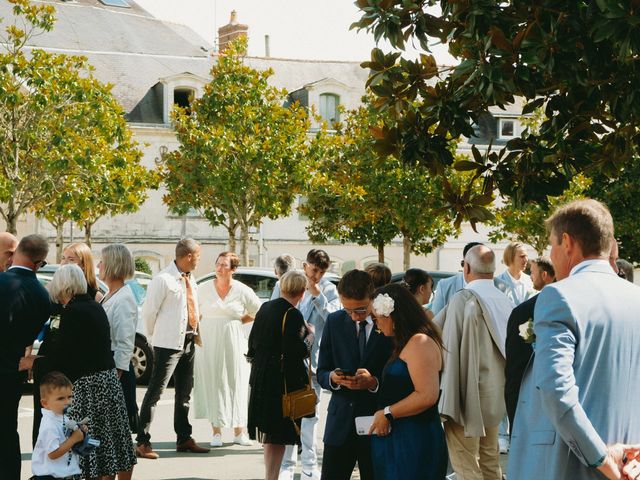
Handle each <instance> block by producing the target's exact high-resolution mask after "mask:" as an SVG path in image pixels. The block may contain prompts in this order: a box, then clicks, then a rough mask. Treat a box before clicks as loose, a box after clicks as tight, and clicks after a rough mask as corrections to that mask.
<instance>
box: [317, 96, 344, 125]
mask: <svg viewBox="0 0 640 480" xmlns="http://www.w3.org/2000/svg"><path fill="white" fill-rule="evenodd" d="M339 105H340V97H339V96H338V95H336V94H334V93H322V94H320V105H319V110H320V117H322V120H324V121H325V122H327V125H329V127H330V128H332V127H333V126H334V125H335V124H336V123H338V122H339V121H340V110H339V109H338V106H339Z"/></svg>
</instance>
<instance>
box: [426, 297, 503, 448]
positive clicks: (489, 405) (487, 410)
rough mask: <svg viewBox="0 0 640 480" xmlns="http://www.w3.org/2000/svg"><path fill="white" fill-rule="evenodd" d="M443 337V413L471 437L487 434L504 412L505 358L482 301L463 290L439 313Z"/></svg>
mask: <svg viewBox="0 0 640 480" xmlns="http://www.w3.org/2000/svg"><path fill="white" fill-rule="evenodd" d="M434 320H435V322H436V323H437V324H438V325H439V326H440V328H441V329H442V339H443V341H444V346H445V349H446V350H445V353H444V368H443V371H442V382H441V387H442V395H441V396H440V404H439V407H440V415H441V416H442V417H443V420H444V421H446V420H447V419H451V420H453V421H454V422H456V423H457V424H459V425H461V426H462V427H464V433H465V436H467V437H484V436H485V435H486V434H485V427H496V426H498V425H499V424H500V421H501V420H502V418H503V417H504V415H505V412H506V409H505V404H504V358H503V356H502V354H501V353H500V350H499V349H498V347H497V342H498V338H499V337H498V335H497V333H496V332H495V331H494V327H493V322H492V321H491V318H490V317H489V313H488V310H487V309H486V308H485V307H484V306H483V304H482V301H481V300H480V299H479V298H478V297H477V296H476V295H475V293H474V292H472V291H471V290H460V291H459V292H457V293H456V294H455V295H454V296H453V297H452V298H451V300H450V301H449V303H448V304H447V306H446V307H445V308H444V309H443V310H442V311H441V312H440V313H439V314H438V315H437V316H436V318H435V319H434Z"/></svg>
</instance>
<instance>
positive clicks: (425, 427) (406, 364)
mask: <svg viewBox="0 0 640 480" xmlns="http://www.w3.org/2000/svg"><path fill="white" fill-rule="evenodd" d="M373 312H374V314H375V317H376V322H377V326H378V328H379V329H380V330H382V333H384V334H385V335H386V336H388V337H394V351H393V354H392V355H391V358H390V359H389V362H388V363H387V366H386V367H385V369H384V372H383V374H382V382H381V383H380V390H379V392H378V402H379V406H380V410H378V411H377V412H376V413H375V415H374V419H373V424H372V426H371V430H370V432H369V433H370V434H371V435H372V437H371V456H372V458H373V462H374V474H375V478H376V480H395V479H409V478H411V479H414V478H415V479H421V480H431V479H433V480H436V479H437V480H441V479H444V478H445V475H446V471H447V445H446V443H445V437H444V430H443V429H442V424H441V423H440V417H439V415H438V398H439V396H440V371H441V370H442V348H443V347H442V339H441V338H440V334H439V332H438V330H437V327H436V326H435V325H434V324H433V322H432V321H430V320H429V319H428V318H427V316H426V314H425V312H424V310H423V309H422V307H421V306H420V305H419V303H418V301H417V300H416V299H415V298H414V296H413V295H412V294H411V293H410V292H409V291H408V290H407V289H406V288H405V287H403V286H402V285H398V284H391V285H386V286H384V287H382V288H379V289H378V290H377V291H376V297H375V299H374V301H373Z"/></svg>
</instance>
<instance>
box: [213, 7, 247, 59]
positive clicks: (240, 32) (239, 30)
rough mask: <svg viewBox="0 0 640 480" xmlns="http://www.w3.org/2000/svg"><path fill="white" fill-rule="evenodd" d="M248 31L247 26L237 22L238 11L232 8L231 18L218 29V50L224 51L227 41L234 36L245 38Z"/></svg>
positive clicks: (229, 41)
mask: <svg viewBox="0 0 640 480" xmlns="http://www.w3.org/2000/svg"><path fill="white" fill-rule="evenodd" d="M248 31H249V26H248V25H243V24H241V23H238V13H237V12H236V11H235V10H233V11H232V12H231V19H230V20H229V23H228V24H227V25H225V26H224V27H220V28H219V29H218V52H220V53H222V52H224V51H225V49H226V48H227V46H228V45H229V43H231V42H232V41H233V40H235V39H236V38H239V37H245V38H246V37H247V32H248Z"/></svg>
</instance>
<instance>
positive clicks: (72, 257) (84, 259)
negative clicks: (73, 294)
mask: <svg viewBox="0 0 640 480" xmlns="http://www.w3.org/2000/svg"><path fill="white" fill-rule="evenodd" d="M68 263H73V264H75V265H78V266H79V267H80V268H81V269H82V272H83V273H84V278H85V279H86V280H87V293H88V294H89V295H90V296H91V298H93V299H94V300H95V301H96V302H99V301H100V300H101V299H102V293H100V291H99V290H98V280H97V279H96V266H95V263H94V261H93V255H92V254H91V249H90V248H89V246H88V245H87V244H86V243H82V242H76V243H70V244H69V245H67V246H66V247H64V250H63V251H62V258H61V260H60V264H61V265H66V264H68Z"/></svg>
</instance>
